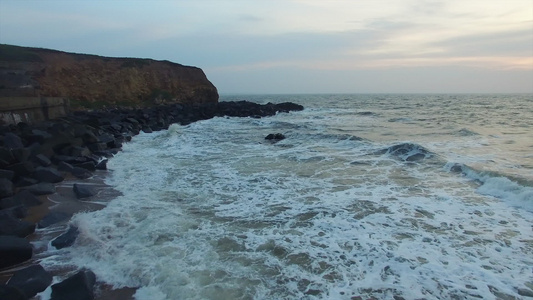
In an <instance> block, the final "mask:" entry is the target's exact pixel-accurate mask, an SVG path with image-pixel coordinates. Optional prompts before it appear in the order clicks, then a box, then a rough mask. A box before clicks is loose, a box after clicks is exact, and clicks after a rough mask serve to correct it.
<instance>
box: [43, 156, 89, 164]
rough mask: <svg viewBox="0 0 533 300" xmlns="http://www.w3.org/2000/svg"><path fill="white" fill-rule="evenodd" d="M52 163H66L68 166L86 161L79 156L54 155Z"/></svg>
mask: <svg viewBox="0 0 533 300" xmlns="http://www.w3.org/2000/svg"><path fill="white" fill-rule="evenodd" d="M52 161H54V162H56V163H57V164H60V163H61V162H66V163H69V164H80V163H84V162H86V161H87V158H86V157H80V156H70V155H54V156H53V157H52Z"/></svg>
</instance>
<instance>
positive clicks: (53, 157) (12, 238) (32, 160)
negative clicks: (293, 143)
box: [0, 101, 303, 299]
mask: <svg viewBox="0 0 533 300" xmlns="http://www.w3.org/2000/svg"><path fill="white" fill-rule="evenodd" d="M302 109H303V107H302V106H301V105H298V104H294V103H281V104H272V103H268V104H264V105H260V104H256V103H252V102H247V101H239V102H220V103H217V104H215V105H207V104H204V105H184V104H171V105H162V106H154V107H150V108H146V109H112V110H99V111H80V112H76V113H74V114H71V115H68V116H66V117H63V118H58V119H56V120H50V121H46V122H42V123H38V124H34V125H31V126H30V125H28V124H26V123H19V124H17V125H9V126H3V127H0V271H1V270H2V269H3V270H4V271H7V273H9V270H10V269H12V268H14V267H17V266H19V265H20V264H21V263H26V264H27V262H28V261H29V260H31V257H32V252H33V248H32V246H31V244H30V243H29V241H28V240H27V239H28V238H29V237H31V236H32V234H33V232H34V231H35V228H36V227H39V228H41V227H43V226H44V225H43V224H45V223H46V226H50V225H52V224H53V223H54V222H60V221H62V220H64V219H65V218H68V216H66V217H65V216H63V215H60V214H58V213H57V212H51V213H50V214H49V215H48V216H46V217H45V218H44V219H43V220H41V222H38V224H35V223H33V222H30V221H28V213H27V212H28V208H29V207H32V206H38V205H41V200H40V199H39V198H38V197H39V196H41V195H49V194H53V193H54V192H55V190H56V189H55V184H56V183H58V182H62V181H63V180H64V179H65V178H67V177H75V178H79V179H86V178H90V177H91V176H92V175H93V172H94V171H95V170H105V169H106V161H107V159H109V158H110V157H112V156H113V155H114V154H116V153H117V152H118V151H120V149H121V147H122V144H123V143H125V142H127V141H130V140H131V138H132V137H133V136H135V135H136V134H138V133H139V132H141V131H143V132H146V133H150V132H152V131H158V130H163V129H167V128H168V127H169V126H170V125H171V124H174V123H179V124H182V125H187V124H190V123H192V122H195V121H199V120H204V119H209V118H213V117H217V116H219V117H222V116H238V117H256V118H259V117H265V116H271V115H274V114H276V113H278V112H289V111H297V110H302ZM72 188H73V192H74V193H75V195H76V196H77V197H78V198H84V197H85V196H87V197H90V195H88V193H89V192H90V190H85V189H84V187H83V186H80V185H76V184H74V186H73V187H72ZM80 195H82V196H81V197H80ZM58 215H59V217H58ZM76 235H77V229H76V228H69V229H68V230H67V232H65V233H64V234H63V235H60V236H59V237H57V238H56V239H54V240H53V241H51V243H50V244H51V245H52V246H53V247H56V248H58V246H57V245H60V247H69V246H70V245H71V244H72V243H74V241H75V238H76ZM80 272H81V271H80ZM41 273H43V275H42V276H44V277H47V276H50V275H49V274H48V273H46V272H41ZM18 276H22V275H20V274H19V275H18ZM74 276H77V275H74ZM28 280H29V279H28ZM32 280H38V279H32ZM68 280H69V279H67V280H65V281H66V283H65V285H66V284H68V282H69V281H68ZM19 281H20V280H19ZM44 281H45V282H48V280H44ZM71 281H72V280H71ZM10 283H11V280H10V281H8V282H7V284H5V285H0V298H2V299H3V297H4V296H6V297H7V295H11V294H9V293H16V294H17V296H18V297H20V299H28V298H29V297H31V296H30V294H33V295H34V294H35V293H37V292H41V291H42V289H41V290H39V291H36V290H35V288H32V290H31V293H25V292H24V290H23V289H22V288H21V287H17V286H13V285H12V284H10ZM49 284H50V283H48V285H49ZM92 284H93V285H94V283H92ZM46 287H47V285H46V286H44V287H43V288H46ZM87 294H88V295H90V297H92V290H91V288H88V292H87ZM53 297H54V293H52V298H53ZM17 299H19V298H17ZM88 299H92V298H88Z"/></svg>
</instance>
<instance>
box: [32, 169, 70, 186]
mask: <svg viewBox="0 0 533 300" xmlns="http://www.w3.org/2000/svg"><path fill="white" fill-rule="evenodd" d="M32 177H33V178H35V179H37V180H39V181H41V182H50V183H57V182H61V181H63V180H64V179H65V178H64V177H63V175H61V173H59V171H58V170H56V169H54V168H51V167H37V168H36V169H35V172H33V175H32Z"/></svg>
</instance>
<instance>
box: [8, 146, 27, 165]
mask: <svg viewBox="0 0 533 300" xmlns="http://www.w3.org/2000/svg"><path fill="white" fill-rule="evenodd" d="M11 153H13V156H14V157H15V159H16V160H17V161H18V162H24V161H27V160H28V158H29V157H30V154H31V151H30V149H28V148H18V149H13V150H11Z"/></svg>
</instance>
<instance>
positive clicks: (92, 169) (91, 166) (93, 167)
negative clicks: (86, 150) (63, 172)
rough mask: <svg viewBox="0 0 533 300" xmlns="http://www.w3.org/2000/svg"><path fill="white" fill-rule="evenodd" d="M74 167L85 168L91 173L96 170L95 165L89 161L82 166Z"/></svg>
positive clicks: (76, 165)
mask: <svg viewBox="0 0 533 300" xmlns="http://www.w3.org/2000/svg"><path fill="white" fill-rule="evenodd" d="M74 167H78V168H83V169H86V170H89V171H94V170H96V166H95V163H94V162H93V161H87V162H84V163H81V164H75V165H74Z"/></svg>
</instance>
